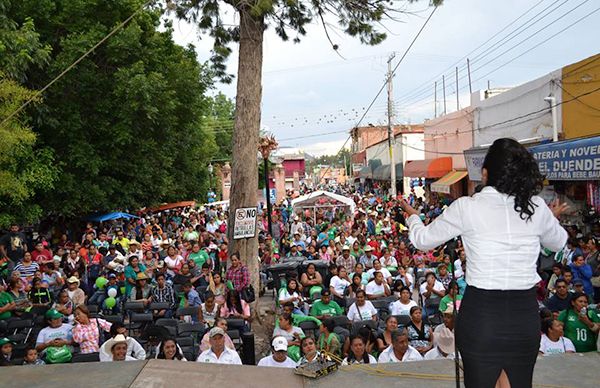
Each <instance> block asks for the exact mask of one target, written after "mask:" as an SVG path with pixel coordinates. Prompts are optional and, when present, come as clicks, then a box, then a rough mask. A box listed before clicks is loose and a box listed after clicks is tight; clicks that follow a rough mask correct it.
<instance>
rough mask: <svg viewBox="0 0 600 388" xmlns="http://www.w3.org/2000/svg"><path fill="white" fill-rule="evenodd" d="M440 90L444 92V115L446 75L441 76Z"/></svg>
mask: <svg viewBox="0 0 600 388" xmlns="http://www.w3.org/2000/svg"><path fill="white" fill-rule="evenodd" d="M442 92H443V94H444V96H443V97H444V115H445V114H446V76H444V75H443V76H442Z"/></svg>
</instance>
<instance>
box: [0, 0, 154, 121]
mask: <svg viewBox="0 0 600 388" xmlns="http://www.w3.org/2000/svg"><path fill="white" fill-rule="evenodd" d="M153 1H154V0H149V1H147V2H146V3H144V4H143V5H142V6H141V7H140V8H138V9H137V10H136V11H135V12H134V13H132V14H131V15H130V16H129V17H128V18H127V19H125V20H123V21H122V22H121V23H119V24H118V25H117V26H116V27H115V28H113V29H112V30H111V31H110V32H109V33H108V34H107V35H106V36H105V37H104V38H102V39H100V41H99V42H98V43H96V44H95V45H94V46H92V48H90V49H89V50H88V51H86V52H85V53H84V54H83V55H82V56H81V57H79V58H78V59H77V60H76V61H75V62H73V63H72V64H71V65H69V66H68V67H67V68H66V69H65V70H63V71H62V72H61V73H60V74H59V75H57V76H56V77H55V78H54V79H53V80H52V81H50V82H49V83H48V84H47V85H46V86H44V87H43V88H42V89H40V90H38V91H37V92H35V93H34V94H33V95H32V96H31V97H30V98H29V99H28V100H27V101H25V102H24V103H23V104H22V105H21V106H19V107H18V108H17V109H16V110H15V111H13V112H12V113H11V114H9V115H8V116H7V117H6V118H5V119H4V120H2V122H0V127H2V126H4V125H5V124H6V123H8V121H9V120H10V119H12V118H13V117H15V115H17V114H18V113H19V112H21V111H22V110H23V109H25V108H26V107H27V106H28V105H29V104H31V103H32V102H33V101H35V100H36V99H37V98H38V97H39V96H41V95H42V93H44V92H45V91H46V90H48V88H50V87H51V86H52V85H54V83H55V82H57V81H58V80H59V79H61V78H62V77H63V76H64V75H65V74H67V73H68V72H69V71H71V70H72V69H73V68H74V67H75V66H77V64H79V62H81V61H83V60H84V59H85V58H86V57H87V56H88V55H90V54H91V53H92V52H93V51H94V50H96V49H97V48H98V47H100V45H102V43H104V42H105V41H106V40H108V39H109V38H110V37H111V36H113V35H114V34H115V33H116V32H117V31H119V30H120V29H121V28H123V27H124V26H125V25H126V24H127V23H129V21H131V19H133V18H134V17H135V16H136V15H137V14H138V13H140V12H141V11H142V10H143V9H144V8H146V6H148V5H150V4H151V3H152V2H153Z"/></svg>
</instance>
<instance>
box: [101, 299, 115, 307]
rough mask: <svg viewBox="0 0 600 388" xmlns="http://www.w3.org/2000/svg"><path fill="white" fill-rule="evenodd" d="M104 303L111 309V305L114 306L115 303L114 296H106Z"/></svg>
mask: <svg viewBox="0 0 600 388" xmlns="http://www.w3.org/2000/svg"><path fill="white" fill-rule="evenodd" d="M104 303H105V304H106V307H108V308H109V309H112V308H113V307H115V306H116V305H117V300H116V299H115V298H106V300H105V301H104Z"/></svg>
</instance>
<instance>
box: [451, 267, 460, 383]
mask: <svg viewBox="0 0 600 388" xmlns="http://www.w3.org/2000/svg"><path fill="white" fill-rule="evenodd" d="M458 260H459V261H460V259H458ZM451 265H452V280H453V282H454V283H455V284H456V288H459V287H458V283H456V272H455V271H456V268H454V267H455V265H456V260H454V261H453V262H452V263H451ZM450 292H452V291H450ZM458 293H459V290H456V295H454V297H453V298H452V304H453V306H452V307H453V310H452V315H453V316H454V329H453V333H452V334H453V335H454V376H455V378H456V388H460V364H459V362H458V345H457V344H456V318H457V315H458V310H457V309H456V297H457V296H458Z"/></svg>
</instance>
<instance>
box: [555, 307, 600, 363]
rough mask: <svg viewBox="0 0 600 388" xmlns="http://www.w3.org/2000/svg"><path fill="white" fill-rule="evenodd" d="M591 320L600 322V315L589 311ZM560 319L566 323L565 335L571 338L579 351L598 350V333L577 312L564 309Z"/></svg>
mask: <svg viewBox="0 0 600 388" xmlns="http://www.w3.org/2000/svg"><path fill="white" fill-rule="evenodd" d="M588 317H589V318H590V321H592V322H594V323H598V322H600V317H598V314H596V313H595V312H594V311H588ZM558 320H559V321H561V322H563V323H564V325H565V326H564V330H565V337H567V338H569V339H570V340H571V341H572V342H573V345H575V350H576V351H577V353H583V352H593V351H595V350H596V334H594V332H592V331H591V330H590V328H589V327H587V325H586V324H585V323H583V322H581V320H579V317H578V316H577V313H576V312H575V311H573V310H572V309H568V310H565V311H562V312H561V313H560V314H559V316H558Z"/></svg>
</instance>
